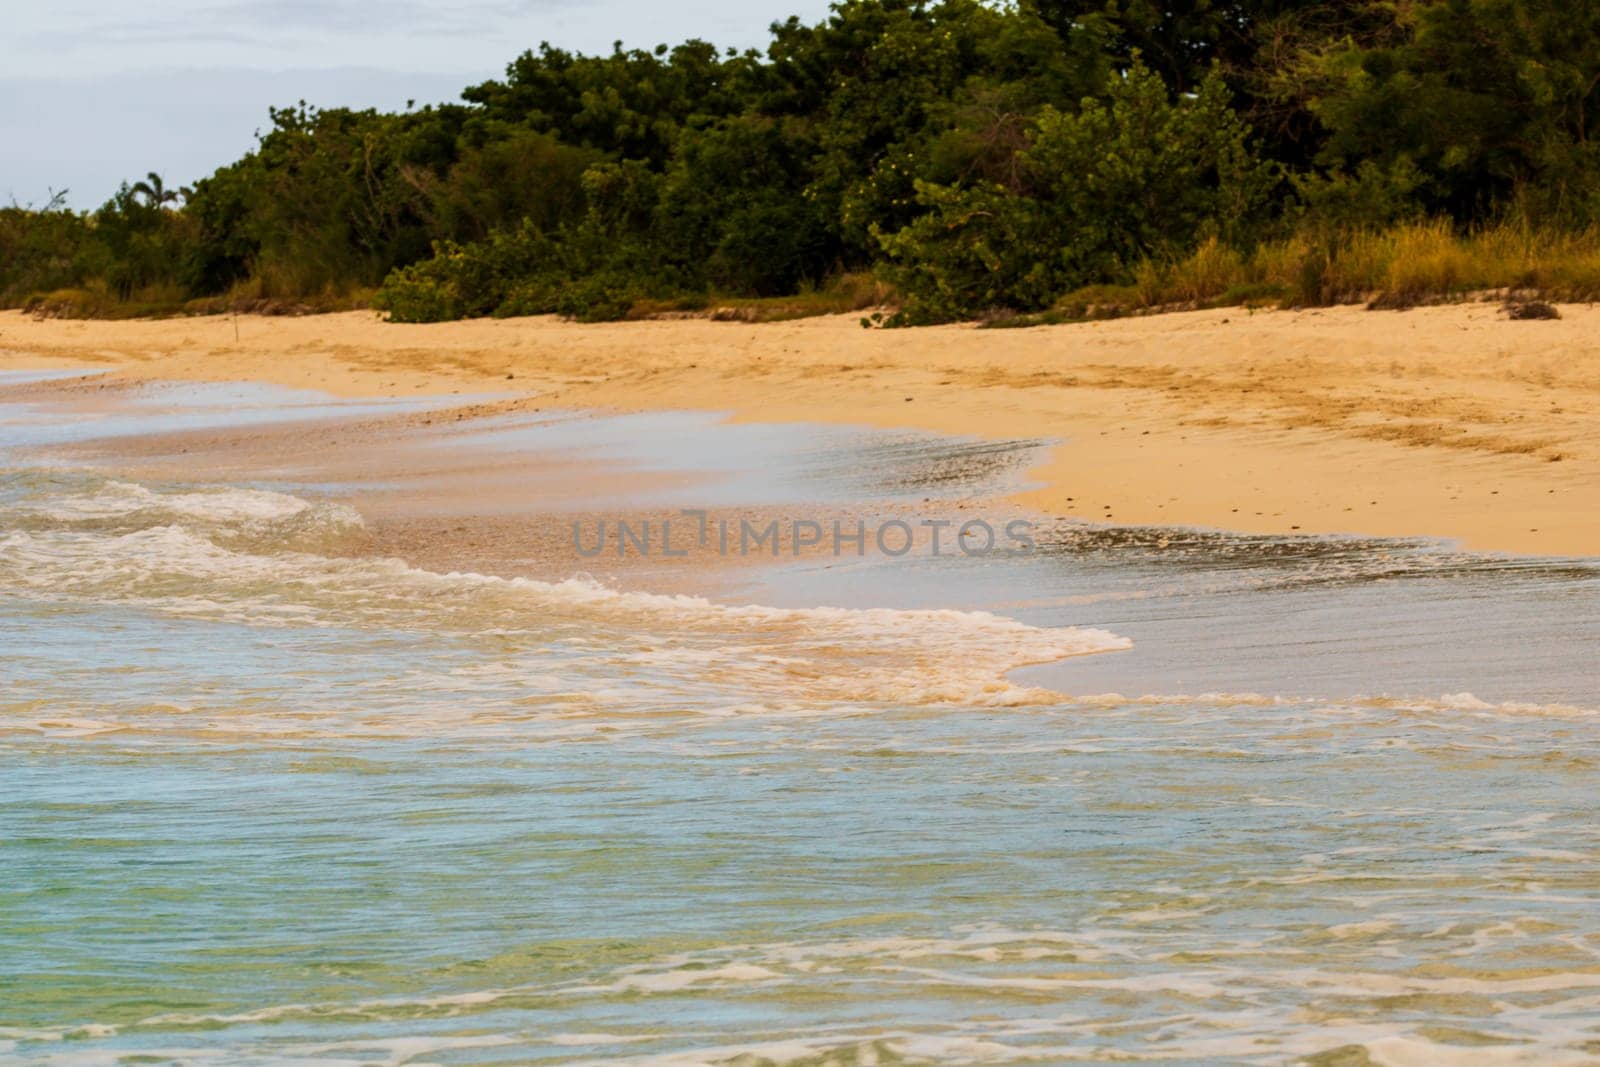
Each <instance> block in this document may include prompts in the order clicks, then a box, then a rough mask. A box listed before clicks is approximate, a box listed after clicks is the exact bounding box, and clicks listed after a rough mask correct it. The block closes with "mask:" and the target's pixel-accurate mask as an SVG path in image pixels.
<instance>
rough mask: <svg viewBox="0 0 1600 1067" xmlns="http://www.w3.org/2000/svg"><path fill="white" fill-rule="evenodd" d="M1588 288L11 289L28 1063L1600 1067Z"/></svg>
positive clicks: (12, 699)
mask: <svg viewBox="0 0 1600 1067" xmlns="http://www.w3.org/2000/svg"><path fill="white" fill-rule="evenodd" d="M1563 314H1564V315H1565V316H1566V317H1565V318H1563V319H1561V320H1559V321H1556V322H1531V323H1530V322H1507V321H1505V320H1503V319H1502V318H1501V317H1499V315H1498V313H1497V311H1496V310H1495V309H1494V308H1492V307H1488V306H1477V305H1472V306H1459V307H1448V308H1433V309H1417V310H1414V311H1411V312H1406V313H1387V312H1385V313H1376V312H1364V311H1354V310H1327V311H1322V312H1303V313H1291V312H1275V313H1259V314H1256V315H1250V314H1248V313H1247V312H1244V311H1241V310H1238V309H1231V310H1230V311H1227V312H1221V311H1219V312H1194V313H1190V314H1183V315H1173V316H1163V317H1156V318H1149V319H1137V320H1121V321H1114V322H1103V323H1099V324H1082V325H1076V326H1063V327H1052V328H1047V329H1037V330H983V331H979V330H976V329H974V328H971V327H941V328H937V329H928V330H920V329H919V330H904V331H869V330H864V329H862V328H861V327H860V326H859V325H858V324H857V323H856V322H855V321H853V320H847V319H823V320H805V321H797V322H793V323H774V324H762V325H747V324H739V323H727V322H711V321H705V320H690V319H684V320H674V321H661V322H640V323H625V324H616V325H603V326H579V325H572V324H566V323H561V322H557V321H555V320H550V319H530V320H505V321H473V322H463V323H452V324H445V325H439V326H413V327H400V326H391V325H389V324H385V323H381V322H377V321H375V320H374V318H373V316H371V315H370V314H364V313H363V314H343V315H334V316H317V317H307V318H302V319H287V318H286V319H266V318H249V317H241V318H240V319H239V320H238V321H237V323H235V322H234V321H233V320H232V319H229V318H207V319H183V320H166V321H156V322H150V321H137V322H126V323H106V322H67V321H38V320H33V319H28V318H23V317H21V316H18V315H15V314H13V313H6V314H4V315H0V353H3V354H0V649H3V650H4V656H3V657H0V683H3V684H0V761H3V766H4V767H5V781H6V789H5V790H4V791H3V793H4V795H3V796H0V859H3V861H4V869H5V871H6V877H5V878H4V879H0V1064H4V1065H6V1067H10V1065H12V1064H16V1065H19V1067H20V1065H23V1064H27V1065H29V1067H32V1065H35V1064H53V1065H58V1067H91V1065H98V1064H109V1063H126V1062H147V1061H161V1062H177V1063H185V1064H187V1063H207V1062H211V1063H228V1064H274V1065H276V1064H285V1063H291V1064H302V1065H307V1067H312V1065H315V1067H335V1065H339V1067H343V1065H351V1064H369V1063H381V1064H394V1065H402V1064H416V1065H421V1064H485V1065H488V1064H503V1063H547V1064H552V1065H554V1064H586V1065H590V1064H610V1065H617V1067H646V1065H649V1067H668V1065H670V1067H690V1065H748V1064H772V1065H783V1067H816V1065H820V1064H839V1065H855V1067H868V1065H872V1064H880V1065H881V1064H891V1063H904V1064H1012V1063H1072V1062H1105V1061H1108V1060H1115V1061H1117V1062H1173V1061H1175V1060H1176V1061H1180V1062H1205V1063H1228V1064H1236V1063H1237V1064H1261V1065H1267V1064H1282V1063H1303V1064H1312V1065H1317V1067H1334V1065H1339V1064H1347V1063H1348V1064H1363V1063H1368V1064H1380V1065H1383V1067H1414V1065H1421V1064H1436V1063H1460V1064H1470V1063H1480V1062H1494V1063H1497V1064H1518V1065H1528V1067H1535V1065H1541V1067H1542V1065H1545V1064H1573V1065H1578V1064H1588V1063H1593V1062H1595V1052H1594V1050H1595V1047H1596V1045H1595V1042H1596V1041H1597V1040H1600V1032H1597V1031H1596V1028H1595V1022H1594V1019H1595V990H1596V988H1597V987H1600V943H1597V941H1596V936H1597V935H1596V931H1595V926H1594V920H1593V916H1594V914H1595V907H1596V904H1597V895H1596V886H1597V884H1600V882H1597V880H1596V874H1597V872H1600V829H1597V828H1600V807H1597V804H1600V802H1597V800H1596V797H1597V796H1600V792H1597V791H1596V790H1595V788H1594V785H1595V775H1596V768H1597V767H1600V740H1597V735H1596V733H1595V730H1594V727H1595V724H1596V723H1597V722H1600V679H1597V677H1596V675H1595V672H1594V670H1593V666H1592V662H1593V656H1592V653H1593V649H1594V648H1595V647H1596V644H1597V642H1600V606H1597V605H1600V596H1597V593H1600V560H1597V558H1596V556H1597V554H1600V550H1597V548H1596V542H1595V540H1594V538H1595V535H1594V533H1593V531H1592V530H1591V529H1590V528H1589V525H1591V524H1588V523H1587V520H1588V519H1591V518H1592V517H1593V516H1594V515H1596V514H1600V512H1597V511H1596V494H1597V492H1600V489H1597V486H1596V478H1595V473H1594V472H1595V463H1596V461H1597V460H1600V447H1597V445H1600V439H1597V432H1600V414H1597V413H1596V410H1595V405H1594V404H1593V403H1592V399H1593V395H1594V393H1595V391H1596V388H1597V383H1600V367H1597V365H1596V359H1595V357H1594V355H1592V354H1591V350H1590V349H1589V348H1588V347H1587V344H1588V342H1587V341H1586V340H1585V338H1584V330H1585V328H1586V327H1587V326H1589V325H1592V324H1593V323H1594V322H1595V321H1600V320H1595V319H1593V318H1591V316H1590V312H1589V311H1588V310H1587V309H1583V308H1570V309H1563ZM235 329H237V331H238V334H237V340H236V339H235V333H234V331H235ZM1413 335H1414V336H1413ZM1235 509H1237V510H1235ZM669 523H671V524H673V525H672V526H671V528H670V532H669V529H668V526H667V524H669ZM935 523H942V524H944V525H942V526H935V525H930V524H935ZM1012 523H1021V524H1023V525H1021V526H1019V527H1016V528H1015V529H1016V530H1017V531H1020V532H1021V533H1022V534H1024V535H1025V537H1026V544H1025V545H1022V544H1021V543H1020V542H1017V541H1015V540H1007V533H1008V531H1011V530H1012V529H1013V528H1012V527H1011V525H1010V524H1012ZM769 524H770V528H771V529H772V530H774V531H775V536H773V537H772V538H770V539H769V538H768V537H767V535H766V532H765V531H766V530H767V529H768V528H769ZM807 524H814V530H815V532H816V534H817V537H816V540H814V541H812V540H811V539H810V538H809V537H807V538H804V539H802V537H801V536H800V535H801V532H802V531H806V532H807V533H809V532H810V531H811V530H812V529H813V527H812V526H809V525H807ZM969 524H977V526H978V528H979V529H982V528H988V529H990V530H992V531H996V532H997V541H998V544H997V546H996V547H998V548H1000V549H1002V550H1000V551H990V550H989V546H988V545H987V544H986V543H985V542H983V541H982V539H981V538H975V537H969V534H970V533H971V532H972V531H971V530H970V529H968V526H969ZM623 527H626V528H627V529H628V530H630V531H631V532H632V533H633V535H634V537H635V540H632V541H630V540H628V539H627V538H625V537H623V536H621V534H620V531H621V530H622V528H623ZM902 530H903V531H904V538H905V539H904V540H903V541H902V540H900V539H899V538H900V536H901V535H900V533H899V531H902ZM724 531H728V532H727V533H724ZM856 531H860V533H859V538H857V539H853V535H855V534H856ZM886 531H893V533H892V534H890V535H889V536H887V538H886V536H885V533H886ZM941 532H942V533H943V535H944V540H943V541H942V542H940V541H938V540H936V538H937V537H938V535H939V534H940V533H941ZM752 535H754V540H752ZM647 538H648V541H647ZM802 541H804V543H802ZM975 542H976V547H974V544H975ZM902 545H903V546H904V547H903V549H902ZM1024 548H1025V550H1024ZM668 549H671V550H672V551H668ZM1486 1050H1488V1051H1489V1052H1490V1053H1492V1056H1493V1059H1492V1060H1486V1059H1485V1058H1484V1057H1485V1052H1486Z"/></svg>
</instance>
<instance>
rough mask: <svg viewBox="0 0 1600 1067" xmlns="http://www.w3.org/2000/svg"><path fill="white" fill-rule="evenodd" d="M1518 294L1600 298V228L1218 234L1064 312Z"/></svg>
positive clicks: (1063, 306) (1393, 303) (1060, 312)
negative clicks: (1252, 239)
mask: <svg viewBox="0 0 1600 1067" xmlns="http://www.w3.org/2000/svg"><path fill="white" fill-rule="evenodd" d="M1507 292H1518V293H1523V294H1526V295H1528V296H1540V297H1544V298H1546V299H1550V300H1564V301H1580V300H1581V301H1588V300H1594V299H1597V298H1600V227H1589V228H1588V229H1584V230H1579V231H1561V230H1550V229H1541V228H1538V227H1533V226H1529V225H1526V224H1524V223H1516V222H1508V223H1503V224H1500V225H1497V226H1491V227H1487V228H1483V229H1478V230H1473V231H1469V232H1461V231H1459V230H1457V229H1455V228H1454V227H1452V226H1451V225H1450V224H1449V223H1447V222H1444V221H1437V220H1436V221H1427V222H1416V223H1409V224H1405V225H1400V226H1396V227H1394V228H1392V229H1385V230H1373V229H1357V230H1342V231H1332V230H1322V231H1317V230H1308V231H1306V232H1302V233H1296V234H1294V235H1292V236H1289V237H1284V238H1280V239H1278V240H1274V241H1268V242H1265V243H1263V244H1260V245H1258V246H1256V247H1255V248H1254V249H1251V250H1250V251H1249V252H1244V251H1241V250H1238V249H1234V248H1229V247H1227V246H1225V245H1222V244H1221V243H1220V242H1218V241H1217V240H1216V239H1214V238H1213V239H1212V240H1209V241H1206V242H1205V243H1203V244H1201V245H1200V246H1199V247H1198V248H1196V249H1195V250H1194V251H1193V252H1190V253H1189V254H1188V255H1185V256H1180V257H1168V258H1158V259H1151V260H1147V261H1145V262H1143V263H1140V264H1138V265H1137V266H1136V267H1135V268H1134V270H1133V284H1132V285H1126V286H1104V285H1101V286H1092V287H1089V288H1087V289H1081V290H1078V291H1076V292H1073V293H1068V294H1067V295H1066V296H1064V297H1062V299H1061V300H1060V301H1058V302H1057V305H1056V308H1055V316H1053V317H1056V318H1062V317H1065V318H1073V317H1093V316H1096V315H1115V314H1122V313H1128V312H1133V311H1142V310H1151V309H1163V308H1177V307H1213V306H1226V305H1233V304H1249V305H1258V306H1281V307H1318V306H1327V305H1332V304H1354V303H1363V304H1367V305H1369V306H1372V307H1377V308H1384V307H1389V308H1400V307H1410V306H1413V305H1415V304H1424V303H1438V302H1444V301H1450V300H1459V299H1464V298H1468V297H1471V296H1474V295H1499V294H1503V293H1507Z"/></svg>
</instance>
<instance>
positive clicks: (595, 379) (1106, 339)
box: [0, 304, 1600, 555]
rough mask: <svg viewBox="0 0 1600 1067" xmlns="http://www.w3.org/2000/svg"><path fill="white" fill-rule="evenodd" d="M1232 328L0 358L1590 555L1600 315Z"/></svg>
mask: <svg viewBox="0 0 1600 1067" xmlns="http://www.w3.org/2000/svg"><path fill="white" fill-rule="evenodd" d="M1563 316H1564V317H1563V318H1562V319H1560V320H1558V321H1534V322H1527V321H1511V320H1509V319H1507V318H1506V317H1505V315H1504V313H1503V312H1502V311H1500V310H1499V309H1498V308H1497V307H1496V306H1494V305H1491V304H1460V305H1451V306H1444V307H1428V308H1416V309H1412V310H1410V311H1405V312H1367V311H1363V310H1360V309H1356V308H1327V309H1313V310H1306V311H1274V312H1256V313H1251V312H1249V311H1248V310H1245V309H1240V308H1227V309H1219V310H1215V311H1197V312H1190V313H1182V314H1172V315H1161V316H1153V317H1147V318H1133V319H1123V320H1116V321H1109V322H1097V323H1084V324H1077V325H1065V326H1057V327H1047V328H1037V329H1027V330H978V329H976V328H975V327H973V326H947V327H936V328H927V329H916V330H866V329H862V328H861V326H860V325H859V323H858V322H857V321H856V319H855V318H854V317H849V316H844V317H827V318H819V319H807V320H799V321H795V322H788V323H767V324H756V325H751V324H743V323H731V322H713V321H708V320H706V319H704V318H689V319H680V320H672V321H652V322H638V323H619V324H601V325H579V324H572V323H563V322H560V321H558V320H555V319H551V318H539V319H507V320H475V321H470V322H455V323H442V324H437V325H410V326H406V325H392V324H387V323H384V322H382V321H380V320H379V318H378V316H376V315H374V314H372V313H370V312H351V313H347V314H339V315H319V316H307V317H303V318H259V317H243V318H239V319H237V320H235V319H232V318H229V317H210V318H189V319H171V320H163V321H141V322H127V323H120V322H119V323H109V322H71V321H63V320H36V319H33V318H30V317H27V316H24V315H22V314H21V313H18V312H5V313H0V366H13V367H29V366H39V365H52V366H89V367H94V368H97V369H106V370H110V371H112V372H113V373H115V374H116V375H118V376H122V377H127V378H131V379H136V380H152V379H155V380H159V379H176V380H193V381H255V382H265V383H273V384H278V385H284V386H291V387H301V388H312V389H320V390H325V391H327V392H331V393H334V394H336V395H341V396H359V397H381V396H390V397H410V396H417V395H422V394H425V393H443V394H447V395H448V394H450V393H452V392H454V391H458V390H459V391H462V392H465V393H474V394H480V393H492V394H494V395H495V396H497V397H500V398H503V401H504V403H506V404H507V405H510V406H512V407H518V406H526V407H529V408H537V407H565V408H583V409H603V410H613V411H650V410H682V409H690V410H703V411H714V412H721V413H726V414H727V415H728V416H730V417H732V418H735V419H746V420H752V421H766V422H783V421H810V422H824V423H845V424H861V425H869V426H877V427H884V428H917V429H922V430H928V431H935V432H944V433H955V434H970V435H975V436H978V437H989V438H997V437H1007V438H1015V437H1028V438H1048V439H1053V440H1056V441H1059V442H1061V444H1060V446H1059V447H1058V448H1057V449H1056V450H1055V452H1054V454H1053V456H1051V457H1050V458H1049V459H1047V460H1046V461H1044V462H1043V463H1042V464H1041V466H1040V468H1039V470H1038V471H1037V472H1036V475H1037V481H1038V482H1039V485H1038V486H1037V487H1035V488H1032V489H1030V490H1028V491H1027V492H1025V493H1024V494H1023V495H1022V496H1021V497H1020V501H1021V502H1022V503H1024V504H1026V505H1027V506H1030V507H1033V508H1037V509H1039V510H1040V511H1043V512H1046V513H1050V514H1055V515H1069V516H1077V517H1081V518H1085V519H1089V520H1093V521H1102V520H1104V521H1113V522H1117V523H1132V524H1158V525H1183V526H1200V527H1208V528H1215V529H1227V530H1240V531H1247V532H1257V533H1290V532H1305V533H1358V534H1369V535H1384V536H1401V537H1410V536H1421V537H1440V538H1451V539H1457V540H1459V541H1460V542H1462V544H1463V545H1465V546H1466V547H1469V548H1473V549H1480V550H1488V551H1506V552H1519V553H1538V554H1546V555H1563V554H1594V553H1596V552H1600V529H1597V526H1596V524H1595V523H1594V521H1593V518H1594V516H1595V515H1597V514H1600V469H1597V464H1600V411H1597V407H1596V405H1595V403H1594V399H1595V396H1596V394H1597V392H1600V354H1597V351H1596V347H1595V345H1594V342H1593V336H1594V331H1595V326H1596V325H1597V324H1600V312H1597V311H1595V310H1593V309H1591V308H1588V307H1580V306H1567V307H1565V308H1564V309H1563Z"/></svg>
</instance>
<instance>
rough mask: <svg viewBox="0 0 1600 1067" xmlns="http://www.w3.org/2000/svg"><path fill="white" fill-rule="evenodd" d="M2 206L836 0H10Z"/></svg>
mask: <svg viewBox="0 0 1600 1067" xmlns="http://www.w3.org/2000/svg"><path fill="white" fill-rule="evenodd" d="M7 7H8V9H9V10H7V11H6V13H5V22H6V26H5V31H4V33H3V34H0V203H5V204H10V203H12V202H15V203H18V204H22V205H28V204H32V205H34V206H36V207H37V206H42V205H43V204H44V203H45V202H46V201H47V200H49V198H50V195H51V193H52V192H58V191H60V190H63V189H65V190H68V194H67V202H68V203H69V204H70V205H71V206H72V207H75V208H92V207H95V206H97V205H99V204H100V203H102V202H103V201H104V200H105V199H106V198H107V197H109V196H110V195H111V194H112V193H113V192H115V190H116V188H117V185H118V184H119V183H120V182H121V181H123V180H124V179H126V180H129V181H133V180H136V179H138V178H141V177H143V176H144V175H145V174H146V172H148V171H156V172H158V173H160V174H161V175H162V177H163V178H164V179H166V182H167V184H168V185H169V186H177V185H182V184H186V183H188V182H191V181H193V180H194V179H195V178H198V177H201V176H203V175H205V174H208V173H210V172H211V171H212V170H214V169H215V168H216V167H218V166H220V165H221V164H224V163H227V162H230V161H232V160H234V159H237V158H238V157H239V156H241V155H242V154H244V153H245V152H247V151H248V150H249V149H250V147H251V145H252V144H253V143H254V138H255V132H256V131H257V130H258V129H261V128H263V127H265V126H266V125H267V122H268V119H267V108H268V107H269V106H273V105H279V106H285V105H289V104H293V103H294V102H296V101H298V100H301V99H304V100H306V101H307V102H308V103H312V104H316V105H318V106H322V107H334V106H347V107H380V108H385V109H400V108H404V107H405V106H406V103H407V101H409V100H414V101H416V103H417V104H419V105H420V104H424V103H434V102H439V101H444V100H453V99H455V98H456V97H457V95H458V94H459V93H460V91H461V89H462V88H464V87H465V86H467V85H471V84H475V83H477V82H481V81H484V80H486V79H488V78H496V77H500V76H501V75H502V74H503V72H504V70H505V65H506V64H507V63H508V62H509V61H510V60H511V59H513V58H514V57H515V56H516V55H518V54H519V53H521V52H522V51H524V50H526V49H529V48H535V47H537V46H538V44H539V42H540V41H549V42H550V43H551V44H554V45H558V46H560V47H563V48H568V49H573V50H577V51H584V52H600V51H609V50H610V48H611V44H612V42H613V41H616V40H619V39H620V40H621V41H622V42H623V44H624V45H625V46H627V47H640V48H651V47H654V46H655V45H656V44H659V43H669V44H671V43H676V42H677V41H681V40H683V39H685V38H689V37H701V38H704V39H706V40H709V41H712V42H714V43H715V44H718V45H721V46H731V47H736V48H747V47H754V48H763V47H765V44H766V40H767V26H768V25H769V24H770V23H771V22H773V21H774V20H777V19H782V18H787V17H788V16H789V15H791V14H794V15H799V16H801V17H802V18H804V19H806V20H807V21H814V20H816V19H818V18H821V17H822V16H823V15H825V14H826V13H827V3H826V0H688V2H675V3H671V4H663V3H660V2H659V0H589V2H582V0H385V2H383V3H373V2H358V0H256V2H246V0H147V2H145V3H139V4H129V3H127V2H126V0H120V2H112V0H52V2H51V3H48V4H22V3H18V4H15V5H10V4H8V5H7Z"/></svg>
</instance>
